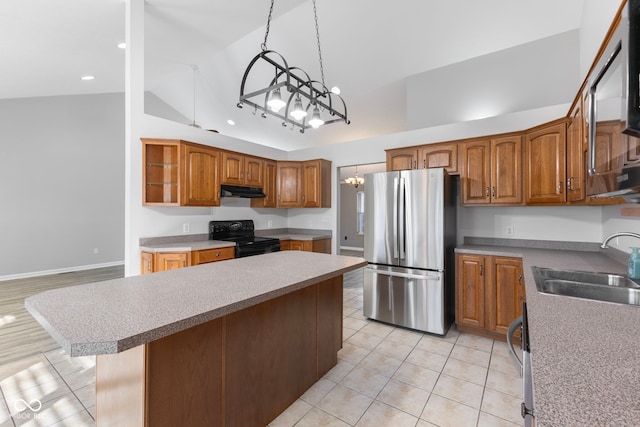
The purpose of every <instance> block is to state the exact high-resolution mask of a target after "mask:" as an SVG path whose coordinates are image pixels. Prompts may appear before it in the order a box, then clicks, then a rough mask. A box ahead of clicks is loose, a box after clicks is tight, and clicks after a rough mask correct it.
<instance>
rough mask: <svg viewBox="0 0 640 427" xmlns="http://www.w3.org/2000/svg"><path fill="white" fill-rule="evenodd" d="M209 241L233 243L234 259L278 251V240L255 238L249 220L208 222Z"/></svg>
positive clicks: (251, 221)
mask: <svg viewBox="0 0 640 427" xmlns="http://www.w3.org/2000/svg"><path fill="white" fill-rule="evenodd" d="M209 240H223V241H227V242H235V244H236V258H242V257H247V256H252V255H260V254H266V253H269V252H277V251H279V250H280V240H278V239H272V238H269V237H256V236H255V234H254V225H253V220H251V219H243V220H240V221H209Z"/></svg>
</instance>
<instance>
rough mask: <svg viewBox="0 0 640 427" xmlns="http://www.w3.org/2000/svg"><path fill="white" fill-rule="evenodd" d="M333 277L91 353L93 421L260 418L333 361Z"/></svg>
mask: <svg viewBox="0 0 640 427" xmlns="http://www.w3.org/2000/svg"><path fill="white" fill-rule="evenodd" d="M341 347H342V276H338V277H335V278H333V279H329V280H325V281H323V282H320V283H317V284H316V285H312V286H309V287H307V288H303V289H300V290H297V291H295V292H292V293H289V294H285V295H282V296H280V297H278V298H275V299H272V300H269V301H266V302H263V303H260V304H258V305H255V306H252V307H248V308H246V309H244V310H241V311H238V312H235V313H232V314H229V315H227V316H223V317H221V318H218V319H214V320H212V321H209V322H206V323H204V324H201V325H198V326H195V327H193V328H190V329H187V330H185V331H182V332H179V333H176V334H173V335H169V336H167V337H165V338H161V339H159V340H156V341H152V342H150V343H147V344H144V345H141V346H138V347H135V348H133V349H130V350H127V351H125V352H122V353H117V354H109V355H98V356H97V358H96V410H97V417H96V420H97V421H96V425H97V426H98V427H103V426H128V425H131V426H143V425H149V426H154V427H155V426H160V427H162V426H176V425H194V426H195V425H207V426H235V425H243V426H265V425H267V424H268V423H269V422H270V421H272V420H273V419H274V418H276V417H277V416H278V415H279V414H280V413H281V412H282V411H284V410H285V409H286V408H287V407H288V406H289V405H291V404H292V403H293V402H295V400H296V399H297V398H298V397H300V396H301V395H302V394H303V393H304V392H305V391H306V390H307V389H308V388H309V387H311V385H313V384H314V383H315V382H316V381H317V380H318V379H320V378H321V377H322V376H323V375H324V374H325V373H326V372H328V371H329V370H330V369H331V368H332V367H333V366H335V365H336V364H337V360H338V359H337V353H338V350H339V349H340V348H341Z"/></svg>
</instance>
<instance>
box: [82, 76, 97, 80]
mask: <svg viewBox="0 0 640 427" xmlns="http://www.w3.org/2000/svg"><path fill="white" fill-rule="evenodd" d="M80 78H81V79H82V80H93V79H95V77H94V76H82V77H80Z"/></svg>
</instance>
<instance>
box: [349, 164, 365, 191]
mask: <svg viewBox="0 0 640 427" xmlns="http://www.w3.org/2000/svg"><path fill="white" fill-rule="evenodd" d="M344 182H345V183H346V184H349V185H353V186H354V187H355V188H358V186H360V185H362V184H364V178H360V177H359V176H358V166H356V173H355V176H351V177H349V178H346V179H345V180H344Z"/></svg>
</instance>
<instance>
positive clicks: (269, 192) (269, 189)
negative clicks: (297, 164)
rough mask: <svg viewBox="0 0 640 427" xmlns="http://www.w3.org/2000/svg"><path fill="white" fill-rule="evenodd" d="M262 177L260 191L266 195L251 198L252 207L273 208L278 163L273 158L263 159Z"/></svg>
mask: <svg viewBox="0 0 640 427" xmlns="http://www.w3.org/2000/svg"><path fill="white" fill-rule="evenodd" d="M263 169H264V177H263V179H262V182H263V185H262V191H263V192H264V195H265V196H266V197H264V198H260V199H251V207H252V208H275V207H276V206H277V203H278V202H277V200H278V198H277V193H278V189H277V188H278V187H277V184H278V170H277V169H278V164H277V163H276V162H275V161H273V160H265V161H264V168H263Z"/></svg>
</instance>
